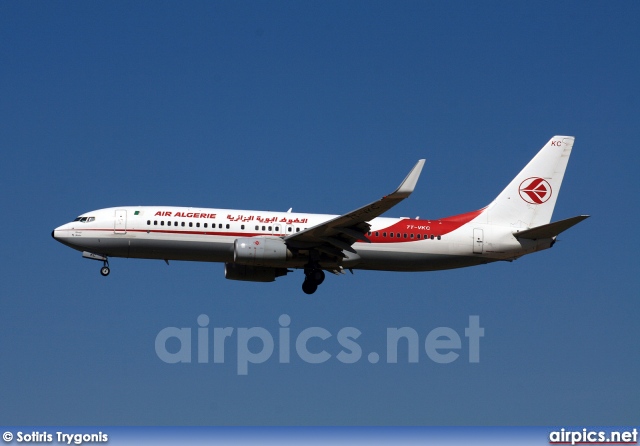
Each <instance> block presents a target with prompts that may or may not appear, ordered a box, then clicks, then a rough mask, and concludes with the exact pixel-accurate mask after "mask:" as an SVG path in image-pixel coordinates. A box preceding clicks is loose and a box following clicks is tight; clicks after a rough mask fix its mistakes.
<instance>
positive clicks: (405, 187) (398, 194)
mask: <svg viewBox="0 0 640 446" xmlns="http://www.w3.org/2000/svg"><path fill="white" fill-rule="evenodd" d="M423 166H424V160H423V159H421V160H418V162H417V163H416V165H415V166H414V167H413V169H411V172H409V175H407V177H406V178H405V179H404V181H403V182H402V184H400V186H398V188H397V189H396V190H395V192H393V193H392V194H391V195H389V196H390V197H394V198H407V197H408V196H409V195H411V192H413V189H415V187H416V184H417V183H418V178H420V173H421V172H422V167H423Z"/></svg>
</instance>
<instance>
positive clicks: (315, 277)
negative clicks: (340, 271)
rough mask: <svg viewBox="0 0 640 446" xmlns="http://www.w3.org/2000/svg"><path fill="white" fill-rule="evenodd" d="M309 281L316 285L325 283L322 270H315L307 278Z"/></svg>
mask: <svg viewBox="0 0 640 446" xmlns="http://www.w3.org/2000/svg"><path fill="white" fill-rule="evenodd" d="M307 279H308V280H311V281H312V282H313V283H315V284H316V285H320V284H321V283H322V282H324V271H322V270H321V269H314V270H313V271H311V273H310V274H309V275H308V276H307Z"/></svg>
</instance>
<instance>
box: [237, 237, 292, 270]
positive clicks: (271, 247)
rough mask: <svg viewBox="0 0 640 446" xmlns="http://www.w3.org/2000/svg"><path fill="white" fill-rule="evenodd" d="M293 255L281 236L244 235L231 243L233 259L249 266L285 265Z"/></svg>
mask: <svg viewBox="0 0 640 446" xmlns="http://www.w3.org/2000/svg"><path fill="white" fill-rule="evenodd" d="M292 257H293V255H292V254H291V251H289V249H288V248H287V245H286V244H285V243H284V241H283V240H282V239H281V238H268V237H245V238H239V239H236V241H235V242H234V244H233V261H234V263H239V264H241V265H251V266H285V265H284V262H285V261H286V260H288V259H291V258H292Z"/></svg>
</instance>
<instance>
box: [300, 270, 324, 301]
mask: <svg viewBox="0 0 640 446" xmlns="http://www.w3.org/2000/svg"><path fill="white" fill-rule="evenodd" d="M304 276H305V279H304V282H302V291H304V292H305V294H313V293H315V292H316V290H317V289H318V285H320V284H321V283H322V282H324V271H322V269H320V267H319V266H318V265H314V266H308V267H306V268H305V269H304Z"/></svg>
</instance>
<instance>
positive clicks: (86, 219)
mask: <svg viewBox="0 0 640 446" xmlns="http://www.w3.org/2000/svg"><path fill="white" fill-rule="evenodd" d="M95 219H96V218H95V217H78V218H76V219H75V220H73V221H79V222H80V223H87V222H90V221H95Z"/></svg>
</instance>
